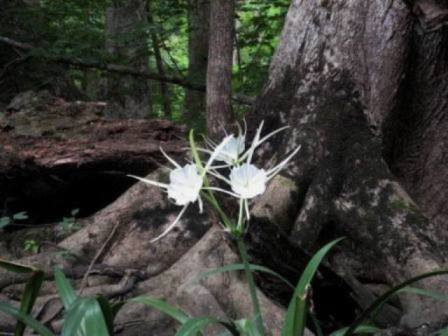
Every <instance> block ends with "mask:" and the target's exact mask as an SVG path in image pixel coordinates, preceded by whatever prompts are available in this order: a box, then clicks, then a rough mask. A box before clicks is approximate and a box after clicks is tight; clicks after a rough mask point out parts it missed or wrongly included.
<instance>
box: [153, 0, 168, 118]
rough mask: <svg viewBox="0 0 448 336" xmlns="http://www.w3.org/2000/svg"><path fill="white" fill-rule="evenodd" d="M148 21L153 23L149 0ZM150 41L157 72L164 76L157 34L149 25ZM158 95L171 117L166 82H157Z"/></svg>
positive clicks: (164, 109)
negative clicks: (150, 30)
mask: <svg viewBox="0 0 448 336" xmlns="http://www.w3.org/2000/svg"><path fill="white" fill-rule="evenodd" d="M147 9H148V22H149V24H150V25H154V19H153V13H152V10H151V1H150V0H148V3H147ZM151 29H152V32H151V41H152V48H153V51H154V57H155V59H156V66H157V72H158V73H159V76H160V77H161V78H165V66H164V64H163V58H162V53H161V52H160V40H159V36H158V34H157V33H156V32H155V31H154V27H151ZM159 88H160V96H161V97H162V111H163V115H164V116H165V118H168V119H171V117H172V115H171V100H170V92H169V87H168V85H167V83H166V82H164V81H160V82H159Z"/></svg>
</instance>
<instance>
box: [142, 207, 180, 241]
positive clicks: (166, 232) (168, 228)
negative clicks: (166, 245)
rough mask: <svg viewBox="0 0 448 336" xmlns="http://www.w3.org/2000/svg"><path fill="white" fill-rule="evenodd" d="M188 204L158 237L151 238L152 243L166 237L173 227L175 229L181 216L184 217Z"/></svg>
mask: <svg viewBox="0 0 448 336" xmlns="http://www.w3.org/2000/svg"><path fill="white" fill-rule="evenodd" d="M187 207H188V204H187V205H185V206H184V207H183V208H182V210H181V211H180V212H179V214H178V215H177V217H176V219H175V220H174V222H172V223H171V224H170V225H169V226H168V227H167V229H166V230H165V231H163V232H162V234H161V235H159V236H157V237H156V238H154V239H152V240H150V243H154V242H156V241H158V240H160V239H161V238H163V237H165V236H166V235H167V234H168V233H169V232H170V231H171V230H172V229H174V227H175V226H176V224H177V223H178V222H179V220H180V218H181V217H182V215H183V214H184V212H185V210H187Z"/></svg>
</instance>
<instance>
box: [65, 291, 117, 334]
mask: <svg viewBox="0 0 448 336" xmlns="http://www.w3.org/2000/svg"><path fill="white" fill-rule="evenodd" d="M74 335H83V336H91V335H95V336H109V331H108V328H107V324H106V321H105V319H104V315H103V312H102V310H101V307H100V304H99V303H98V301H97V300H96V299H93V298H79V299H77V300H76V301H75V302H74V303H73V304H72V306H71V308H70V309H69V310H68V311H67V313H66V315H65V319H64V327H63V329H62V336H74Z"/></svg>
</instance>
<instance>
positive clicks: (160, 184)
mask: <svg viewBox="0 0 448 336" xmlns="http://www.w3.org/2000/svg"><path fill="white" fill-rule="evenodd" d="M127 176H129V177H132V178H135V179H137V180H139V181H142V182H144V183H146V184H150V185H153V186H156V187H159V188H164V189H167V188H168V184H165V183H160V182H157V181H152V180H148V179H145V178H143V177H138V176H135V175H127Z"/></svg>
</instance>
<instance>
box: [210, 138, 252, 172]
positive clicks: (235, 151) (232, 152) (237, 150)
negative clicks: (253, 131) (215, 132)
mask: <svg viewBox="0 0 448 336" xmlns="http://www.w3.org/2000/svg"><path fill="white" fill-rule="evenodd" d="M229 137H230V139H229V142H227V144H226V145H225V146H224V147H223V149H222V150H221V151H220V152H219V154H218V155H217V156H216V161H224V162H225V163H227V164H228V165H233V164H235V163H236V162H238V158H239V157H240V155H241V154H242V153H244V149H245V148H244V142H245V141H246V137H245V136H244V135H242V134H240V135H238V136H237V137H235V136H234V135H233V134H232V135H230V136H229Z"/></svg>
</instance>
